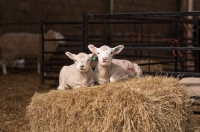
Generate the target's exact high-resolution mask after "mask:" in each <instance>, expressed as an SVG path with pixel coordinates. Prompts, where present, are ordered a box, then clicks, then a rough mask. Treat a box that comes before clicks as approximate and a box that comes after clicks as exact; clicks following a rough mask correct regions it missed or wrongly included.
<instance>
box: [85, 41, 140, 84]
mask: <svg viewBox="0 0 200 132" xmlns="http://www.w3.org/2000/svg"><path fill="white" fill-rule="evenodd" d="M88 48H89V50H90V51H91V52H93V53H95V54H96V55H97V57H98V63H97V65H96V67H95V70H94V78H95V81H96V82H97V83H99V84H103V83H107V82H116V81H119V80H123V79H127V78H129V77H135V76H136V77H141V76H143V74H142V70H141V69H140V67H139V66H138V65H137V64H136V63H134V64H133V63H131V62H130V61H127V60H119V59H112V58H113V55H115V54H118V53H120V52H121V51H122V50H123V48H124V46H123V45H118V46H116V47H114V48H110V47H109V46H106V45H104V46H101V47H100V48H97V47H95V46H94V45H92V44H90V45H89V46H88Z"/></svg>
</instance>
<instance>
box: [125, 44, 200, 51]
mask: <svg viewBox="0 0 200 132" xmlns="http://www.w3.org/2000/svg"><path fill="white" fill-rule="evenodd" d="M125 49H129V50H136V49H138V50H195V51H200V47H132V46H126V45H125Z"/></svg>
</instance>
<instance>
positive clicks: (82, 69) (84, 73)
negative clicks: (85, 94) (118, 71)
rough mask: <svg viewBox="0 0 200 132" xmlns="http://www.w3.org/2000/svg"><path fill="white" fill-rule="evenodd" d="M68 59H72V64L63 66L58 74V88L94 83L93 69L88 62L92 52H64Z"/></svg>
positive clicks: (78, 86)
mask: <svg viewBox="0 0 200 132" xmlns="http://www.w3.org/2000/svg"><path fill="white" fill-rule="evenodd" d="M65 54H66V55H67V56H68V57H69V58H70V59H72V60H74V64H72V65H70V66H63V67H62V69H61V70H60V75H59V86H58V88H57V89H58V90H65V89H74V88H80V87H89V86H93V85H94V75H93V70H92V68H91V66H90V62H91V60H92V57H93V56H94V54H93V53H92V54H86V53H82V52H81V53H79V54H77V55H76V54H72V53H70V52H66V53H65Z"/></svg>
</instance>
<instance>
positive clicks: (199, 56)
mask: <svg viewBox="0 0 200 132" xmlns="http://www.w3.org/2000/svg"><path fill="white" fill-rule="evenodd" d="M199 26H200V20H196V29H195V30H196V46H197V47H200V41H199V37H200V35H199V31H200V27H199ZM197 47H195V48H197ZM196 58H197V59H196V64H195V71H196V72H200V54H199V51H196Z"/></svg>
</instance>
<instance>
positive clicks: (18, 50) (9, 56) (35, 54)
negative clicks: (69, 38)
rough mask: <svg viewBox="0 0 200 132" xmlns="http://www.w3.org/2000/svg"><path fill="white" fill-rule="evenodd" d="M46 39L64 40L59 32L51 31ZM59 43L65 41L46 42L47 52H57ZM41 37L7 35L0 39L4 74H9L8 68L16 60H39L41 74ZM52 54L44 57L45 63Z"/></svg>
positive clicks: (0, 55)
mask: <svg viewBox="0 0 200 132" xmlns="http://www.w3.org/2000/svg"><path fill="white" fill-rule="evenodd" d="M44 38H45V39H64V37H63V35H62V34H61V33H59V32H56V31H53V30H49V31H48V32H47V33H46V34H45V35H44ZM59 43H64V41H47V42H45V47H44V50H45V51H55V50H56V48H57V46H58V44H59ZM40 49H41V48H40V35H39V34H30V33H7V34H4V35H2V36H1V38H0V64H1V65H2V71H3V74H4V75H5V74H7V70H6V66H7V64H8V63H9V62H11V61H13V60H15V59H22V58H23V59H37V71H38V73H40V53H41V50H40ZM51 56H52V54H46V55H45V56H44V58H45V61H46V60H48V59H49V58H50V57H51Z"/></svg>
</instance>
